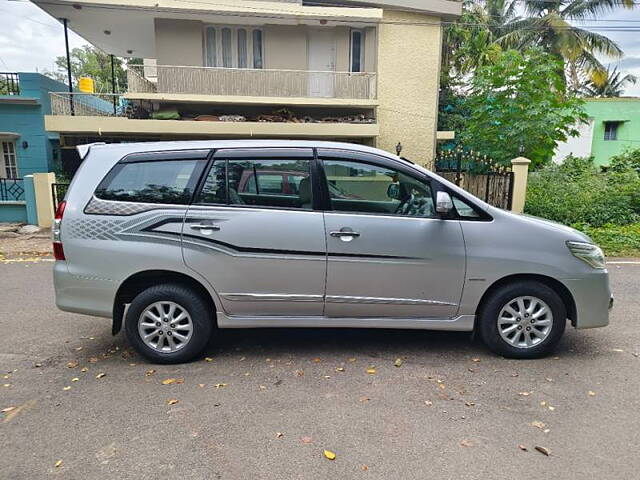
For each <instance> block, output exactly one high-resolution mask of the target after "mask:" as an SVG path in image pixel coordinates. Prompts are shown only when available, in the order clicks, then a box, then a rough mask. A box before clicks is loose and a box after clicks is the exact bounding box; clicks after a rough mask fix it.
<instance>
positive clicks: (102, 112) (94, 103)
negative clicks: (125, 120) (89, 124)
mask: <svg viewBox="0 0 640 480" xmlns="http://www.w3.org/2000/svg"><path fill="white" fill-rule="evenodd" d="M49 98H50V99H51V114H52V115H79V116H88V117H96V116H98V117H122V116H124V115H125V113H126V112H125V106H124V105H123V103H122V96H121V95H119V94H111V93H66V92H65V93H62V92H59V93H53V92H51V93H50V94H49Z"/></svg>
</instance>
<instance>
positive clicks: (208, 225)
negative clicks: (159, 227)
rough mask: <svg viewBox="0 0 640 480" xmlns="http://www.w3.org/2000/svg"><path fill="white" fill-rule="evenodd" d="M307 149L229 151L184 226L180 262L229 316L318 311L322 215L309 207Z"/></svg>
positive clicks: (216, 162) (218, 157)
mask: <svg viewBox="0 0 640 480" xmlns="http://www.w3.org/2000/svg"><path fill="white" fill-rule="evenodd" d="M312 161H313V151H312V150H311V149H294V148H290V149H282V148H277V149H244V150H239V149H228V150H219V151H217V152H216V153H215V155H214V159H213V164H212V166H211V168H210V170H209V173H208V175H207V177H206V180H205V182H204V185H203V186H202V189H201V192H200V193H199V195H198V196H197V198H196V202H194V204H193V205H192V206H191V207H190V208H189V210H188V212H187V215H186V220H185V223H184V226H183V234H182V239H183V249H184V250H183V251H184V259H185V262H186V264H187V265H188V266H189V267H190V268H192V269H194V270H196V271H197V272H198V273H200V274H201V275H203V276H204V277H205V278H207V280H208V281H209V282H210V283H211V285H212V286H213V288H214V289H215V290H216V292H217V293H218V296H219V297H220V300H221V302H222V305H223V308H224V310H225V312H226V313H227V314H229V315H238V316H256V315H295V316H304V315H322V310H323V296H324V285H325V275H326V245H325V240H324V222H323V214H322V212H320V211H313V206H312V202H313V199H312V193H311V192H312V188H311V176H310V171H311V162H312Z"/></svg>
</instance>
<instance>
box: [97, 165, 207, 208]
mask: <svg viewBox="0 0 640 480" xmlns="http://www.w3.org/2000/svg"><path fill="white" fill-rule="evenodd" d="M203 167H204V161H203V160H195V159H189V160H161V161H143V162H132V163H120V164H118V165H116V167H115V168H114V169H113V170H112V171H111V172H109V174H108V175H107V177H106V178H105V179H104V180H103V181H102V183H101V184H100V185H99V186H98V188H97V189H96V192H95V195H96V197H98V198H100V199H103V200H117V201H123V202H144V203H170V204H188V203H189V202H190V201H191V197H192V195H193V192H194V189H195V186H196V183H197V181H198V176H199V173H200V172H201V170H202V168H203Z"/></svg>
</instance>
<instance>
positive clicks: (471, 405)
mask: <svg viewBox="0 0 640 480" xmlns="http://www.w3.org/2000/svg"><path fill="white" fill-rule="evenodd" d="M464 404H465V405H466V406H467V407H473V406H474V405H475V403H473V402H464Z"/></svg>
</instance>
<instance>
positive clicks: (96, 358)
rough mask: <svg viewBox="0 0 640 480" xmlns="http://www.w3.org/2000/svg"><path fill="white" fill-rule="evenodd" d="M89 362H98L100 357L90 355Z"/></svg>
mask: <svg viewBox="0 0 640 480" xmlns="http://www.w3.org/2000/svg"><path fill="white" fill-rule="evenodd" d="M88 362H89V363H98V357H89V360H88Z"/></svg>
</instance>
